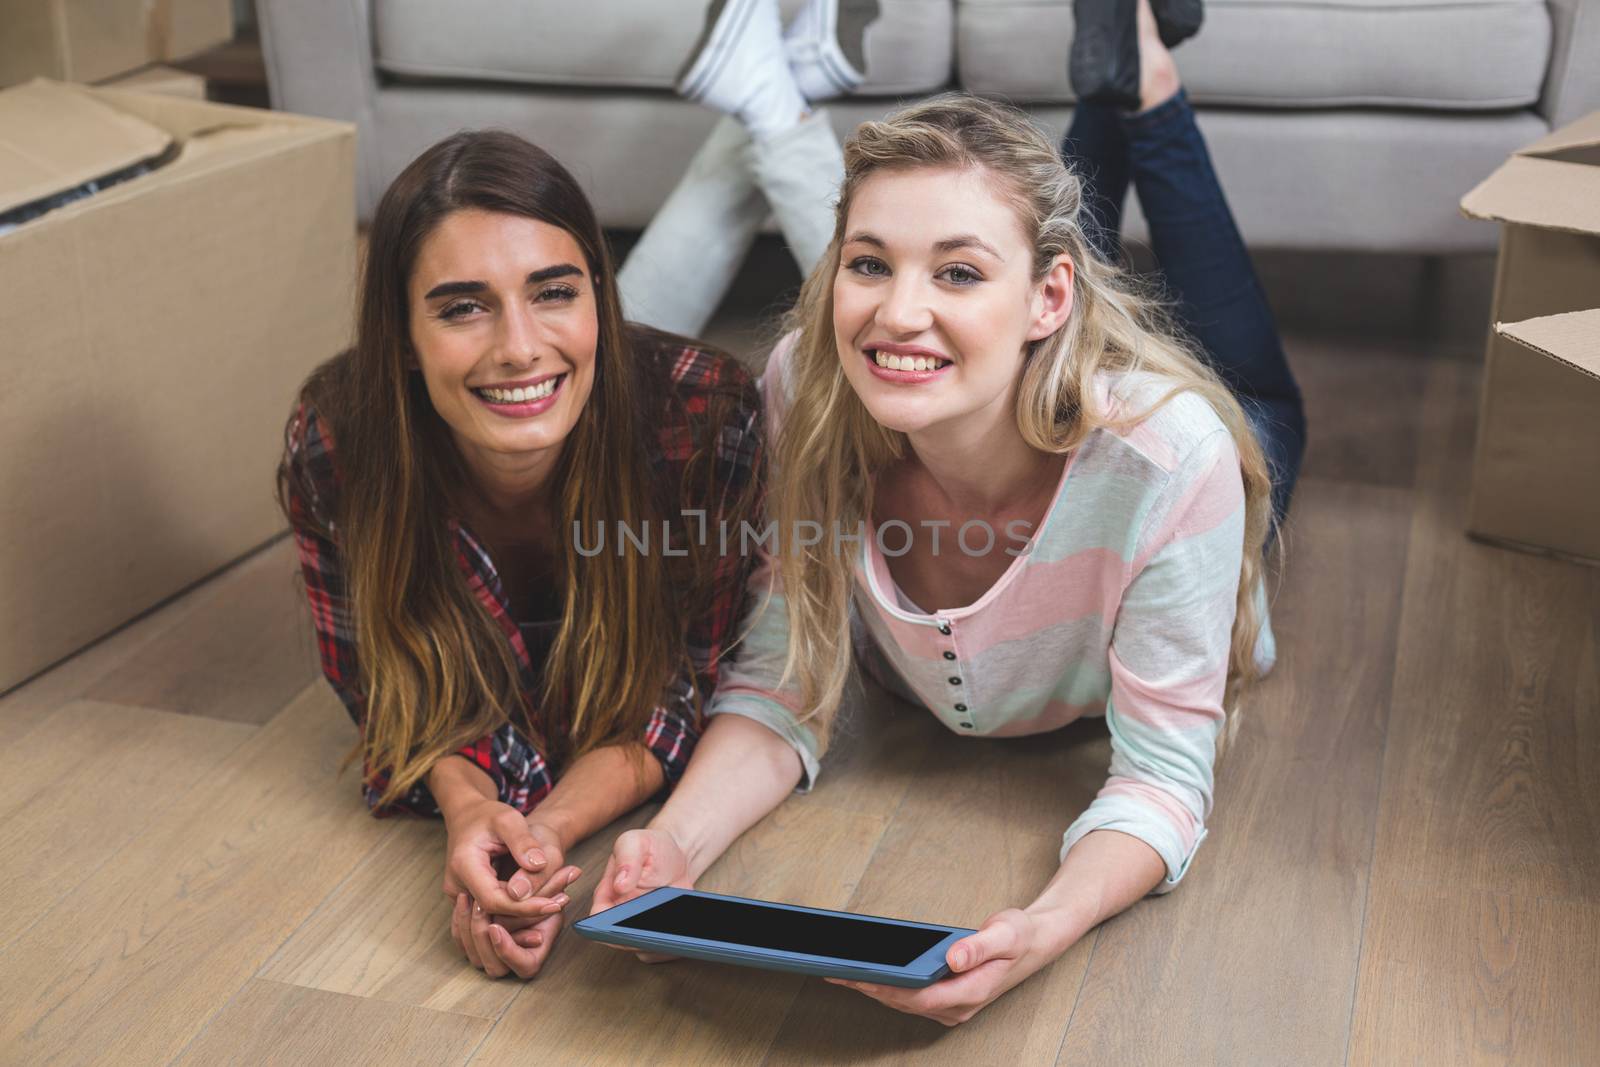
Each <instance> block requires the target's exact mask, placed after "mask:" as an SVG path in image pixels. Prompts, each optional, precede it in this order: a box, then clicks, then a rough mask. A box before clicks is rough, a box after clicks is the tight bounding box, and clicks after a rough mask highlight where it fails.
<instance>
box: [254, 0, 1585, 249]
mask: <svg viewBox="0 0 1600 1067" xmlns="http://www.w3.org/2000/svg"><path fill="white" fill-rule="evenodd" d="M706 2H707V0H591V2H590V3H588V4H586V5H583V4H579V5H574V4H571V3H570V2H568V0H561V2H556V0H449V2H448V3H439V2H438V0H257V4H258V15H259V19H260V24H261V33H262V41H263V46H264V51H265V55H266V61H267V71H268V78H269V82H270V86H271V93H272V101H273V105H274V106H275V107H279V108H283V109H286V110H290V111H297V112H303V113H307V114H313V115H324V116H330V117H335V118H341V119H346V120H350V121H353V122H355V123H356V124H357V126H358V127H359V130H360V133H359V138H358V144H359V175H358V190H357V197H358V204H359V210H360V213H361V215H362V217H363V218H365V217H367V216H368V215H370V213H371V210H372V208H373V206H374V205H375V204H376V202H377V198H378V196H379V194H380V193H381V192H382V190H383V188H384V187H385V186H386V185H387V184H388V182H389V181H390V180H391V179H392V178H393V177H394V175H395V174H396V173H398V172H399V170H400V169H401V168H402V167H403V166H404V165H405V164H406V162H407V161H409V160H410V159H411V158H413V157H414V156H415V155H416V154H417V153H418V152H420V151H421V150H422V149H423V148H425V147H427V146H428V145H429V144H431V143H433V142H434V141H436V140H438V139H439V138H441V137H443V136H445V135H447V134H449V133H451V132H453V131H455V130H458V129H463V128H471V127H486V126H495V127H501V128H506V129H511V130H515V131H518V132H520V133H522V134H524V135H525V136H527V137H529V138H530V139H532V140H534V141H536V142H537V143H539V144H541V145H543V146H544V147H545V148H547V149H549V150H550V151H551V152H552V153H554V154H555V156H556V157H557V158H558V159H561V160H562V161H563V162H565V163H566V164H567V165H568V166H570V167H571V168H573V170H574V172H575V173H577V174H578V176H579V177H580V179H581V180H583V181H584V182H585V183H586V184H587V187H588V188H589V191H590V193H591V195H592V196H593V198H594V201H595V204H596V206H597V208H598V210H599V211H600V213H601V217H602V219H603V220H604V221H605V223H606V224H607V225H610V226H615V227H619V228H630V227H633V228H636V227H641V226H643V225H644V224H645V223H646V222H647V221H648V219H649V218H650V216H651V214H652V212H654V210H655V209H656V207H657V206H658V205H659V204H660V203H661V201H662V200H663V199H664V198H665V196H666V194H667V192H668V190H669V189H671V187H672V185H673V183H674V182H675V181H676V180H677V179H678V177H679V175H680V174H681V173H682V171H683V168H684V166H685V164H686V163H687V162H688V159H689V157H690V156H691V155H692V154H693V152H694V150H695V148H696V146H697V145H698V144H699V143H700V141H701V140H702V139H703V137H704V136H705V134H706V133H707V132H708V131H709V129H710V127H711V125H712V123H713V121H714V119H715V116H714V115H712V114H710V113H708V112H707V111H705V110H704V109H702V108H700V107H698V106H696V105H693V104H690V103H687V102H685V101H682V100H680V99H678V98H677V97H675V96H674V95H673V94H672V92H671V83H672V77H673V73H674V71H675V70H676V69H677V67H678V65H679V63H680V62H681V59H682V57H683V55H684V54H685V52H686V51H687V49H688V48H689V46H690V44H691V42H692V41H693V39H694V38H695V35H696V34H697V33H698V31H699V27H700V22H701V14H702V12H703V11H704V8H705V5H706ZM797 4H798V0H784V4H783V6H784V8H785V12H786V13H787V12H789V11H792V10H793V9H794V8H795V7H796V6H797ZM883 6H884V16H883V18H882V19H881V20H880V22H879V23H877V24H876V25H874V26H873V28H872V29H871V30H870V31H869V34H868V38H867V45H866V47H867V60H868V68H869V70H868V74H869V77H868V81H867V84H866V85H864V86H863V87H862V89H861V90H860V91H859V92H858V93H857V94H856V95H855V96H853V97H852V98H850V99H849V100H846V101H837V102H834V103H833V104H831V105H829V112H830V114H831V116H832V119H833V122H834V124H835V126H836V127H837V129H838V131H839V133H840V134H841V136H843V135H844V134H847V133H848V132H849V130H850V129H852V128H853V127H854V126H855V124H856V123H858V122H860V121H862V120H863V119H866V118H872V117H877V116H881V115H882V114H884V113H885V112H887V111H889V110H891V109H892V108H893V107H894V106H895V105H896V103H897V102H899V101H901V100H904V99H908V98H913V97H916V96H919V95H922V94H925V93H928V92H933V91H937V90H940V89H944V88H951V87H961V88H966V89H969V90H971V91H974V92H979V93H984V94H988V95H994V96H998V97H1001V98H1005V99H1009V100H1011V101H1012V102H1014V103H1017V104H1020V105H1023V106H1025V107H1027V108H1028V110H1029V111H1030V112H1031V113H1032V114H1033V115H1034V116H1035V118H1037V119H1038V120H1039V121H1040V123H1041V124H1042V125H1044V126H1045V127H1046V128H1048V129H1050V130H1052V132H1055V133H1059V132H1060V131H1062V130H1064V129H1065V126H1066V123H1067V121H1068V119H1069V118H1070V115H1071V100H1072V96H1071V91H1070V88H1069V86H1068V84H1067V77H1066V56H1067V53H1068V50H1069V49H1070V47H1071V40H1072V5H1071V0H953V2H952V0H883ZM1206 11H1207V17H1206V26H1205V28H1204V30H1203V32H1202V33H1201V34H1200V36H1199V37H1197V38H1196V39H1194V40H1193V41H1191V42H1188V43H1186V44H1185V45H1184V46H1183V47H1182V48H1181V49H1180V50H1179V51H1178V52H1177V58H1178V63H1179V67H1180V69H1181V70H1182V73H1183V77H1184V81H1185V83H1186V84H1187V85H1188V87H1189V92H1190V96H1191V98H1192V99H1193V100H1194V102H1195V103H1196V104H1197V105H1198V107H1199V109H1200V122H1201V126H1202V128H1203V129H1204V131H1205V134H1206V137H1207V139H1208V141H1209V142H1210V145H1211V149H1212V155H1213V157H1214V159H1215V161H1216V165H1217V169H1218V171H1219V173H1220V175H1221V177H1222V180H1223V184H1224V187H1225V188H1226V190H1227V192H1228V195H1229V198H1230V200H1231V202H1232V204H1233V207H1234V211H1235V214H1236V215H1237V217H1238V219H1239V224H1240V228H1241V229H1242V230H1243V232H1244V235H1245V238H1246V240H1247V241H1248V242H1250V243H1251V244H1252V245H1254V246H1256V247H1265V248H1287V249H1338V250H1349V251H1397V252H1410V253H1428V254H1431V253H1442V252H1457V251H1472V250H1481V249H1487V248H1491V247H1493V245H1494V242H1495V239H1496V234H1495V231H1494V228H1493V227H1489V226H1485V225H1482V224H1481V223H1472V222H1468V221H1466V220H1464V219H1462V218H1461V217H1460V215H1459V214H1458V212H1457V210H1456V203H1457V201H1458V200H1459V198H1460V196H1461V194H1462V193H1464V192H1465V191H1466V190H1467V189H1469V188H1471V187H1472V186H1473V184H1475V183H1476V182H1477V181H1478V180H1479V179H1480V178H1482V177H1483V176H1484V175H1486V174H1488V173H1489V172H1490V171H1491V170H1493V169H1494V167H1495V166H1497V165H1498V164H1499V163H1500V162H1501V161H1502V160H1503V159H1504V158H1505V157H1506V156H1507V155H1508V154H1509V153H1510V152H1511V151H1512V150H1513V149H1514V148H1516V147H1518V146H1520V145H1523V144H1526V143H1528V142H1529V141H1532V140H1534V139H1536V138H1538V137H1540V136H1542V135H1543V134H1545V133H1546V132H1548V131H1549V130H1550V129H1551V128H1552V127H1553V126H1556V125H1561V124H1564V123H1566V122H1570V121H1571V120H1572V119H1574V118H1576V117H1578V116H1579V115H1582V114H1585V113H1587V112H1588V111H1591V110H1594V109H1596V108H1600V0H1548V2H1547V0H1403V2H1401V3H1375V2H1372V0H1211V2H1210V3H1208V4H1207V5H1206ZM1130 206H1131V207H1132V210H1131V211H1130V218H1129V222H1128V230H1129V233H1130V234H1131V235H1132V236H1135V237H1137V236H1140V235H1141V234H1142V231H1143V221H1142V220H1141V219H1140V218H1139V217H1138V212H1137V207H1136V206H1135V205H1133V203H1132V198H1130Z"/></svg>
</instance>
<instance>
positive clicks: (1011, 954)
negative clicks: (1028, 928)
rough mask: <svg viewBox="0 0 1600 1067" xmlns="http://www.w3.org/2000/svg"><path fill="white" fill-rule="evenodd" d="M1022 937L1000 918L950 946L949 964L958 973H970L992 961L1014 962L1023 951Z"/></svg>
mask: <svg viewBox="0 0 1600 1067" xmlns="http://www.w3.org/2000/svg"><path fill="white" fill-rule="evenodd" d="M1022 940H1023V939H1022V936H1021V935H1020V934H1019V933H1018V932H1017V928H1016V927H1015V926H1013V925H1012V924H1011V923H1010V922H1009V921H1007V920H1006V919H1004V918H1000V917H996V918H995V919H993V920H991V921H990V922H987V923H985V924H984V926H983V928H982V929H981V930H979V931H978V932H977V933H975V934H968V935H967V936H966V937H963V938H962V939H961V940H960V941H957V942H956V943H955V944H953V945H951V946H950V950H949V951H948V952H946V953H945V962H946V963H948V964H950V969H951V970H952V971H955V972H957V973H960V972H963V971H970V970H972V969H973V968H974V967H977V966H979V965H980V964H983V963H987V962H988V961H989V960H996V959H1014V958H1016V956H1018V955H1019V954H1020V953H1021V951H1022V949H1023V947H1024V946H1023V944H1022Z"/></svg>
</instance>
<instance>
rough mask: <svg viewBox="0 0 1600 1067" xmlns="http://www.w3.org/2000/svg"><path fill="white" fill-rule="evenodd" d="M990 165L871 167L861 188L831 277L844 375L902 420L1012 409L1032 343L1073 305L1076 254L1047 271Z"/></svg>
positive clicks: (924, 425) (889, 419)
mask: <svg viewBox="0 0 1600 1067" xmlns="http://www.w3.org/2000/svg"><path fill="white" fill-rule="evenodd" d="M998 182H999V179H998V178H996V177H995V176H994V175H992V174H991V173H989V172H988V171H985V170H975V169H952V168H945V167H919V168H915V169H910V170H890V171H879V172H878V173H876V174H873V175H872V176H870V177H868V178H867V179H866V180H865V181H864V182H862V184H861V185H860V187H859V188H858V189H857V190H856V193H855V197H854V199H853V200H852V201H851V204H850V213H849V216H848V218H847V219H846V220H845V228H844V244H843V245H842V246H841V248H840V257H839V273H838V274H837V275H836V276H835V277H834V283H833V329H834V335H835V341H836V343H837V345H838V349H839V358H840V359H841V360H842V362H843V365H844V374H845V377H846V378H847V379H849V381H850V385H851V387H852V388H853V389H855V391H856V395H857V396H859V397H860V398H861V401H862V403H863V404H865V405H866V407H867V410H868V411H869V412H871V414H872V416H873V418H875V419H876V420H877V421H878V422H879V423H881V424H883V425H884V426H887V427H888V428H890V429H892V430H899V431H901V432H903V433H917V432H919V431H926V430H929V429H934V428H937V427H939V426H941V425H948V424H950V423H951V422H952V420H963V421H970V420H973V419H979V420H988V419H1009V418H1011V417H1012V412H1013V410H1014V409H1013V405H1012V397H1013V396H1014V391H1015V388H1016V385H1017V382H1018V381H1019V379H1020V376H1021V370H1022V360H1023V355H1024V352H1025V347H1026V345H1027V342H1029V341H1033V340H1037V339H1039V338H1041V337H1047V336H1049V335H1050V334H1051V333H1053V332H1054V331H1055V330H1056V329H1057V328H1059V327H1060V325H1061V324H1062V323H1063V322H1065V321H1066V317H1067V315H1068V314H1069V313H1070V311H1071V307H1072V297H1071V282H1072V267H1071V263H1070V261H1068V260H1067V259H1066V257H1064V256H1063V257H1060V258H1059V259H1058V260H1057V263H1056V265H1055V267H1054V268H1053V269H1052V270H1051V272H1050V273H1049V274H1048V275H1046V277H1045V278H1044V280H1043V281H1040V282H1035V281H1034V279H1033V277H1032V268H1033V259H1034V250H1033V247H1032V245H1031V244H1030V243H1029V241H1028V240H1027V237H1026V235H1025V234H1024V233H1023V230H1022V224H1021V223H1020V222H1019V221H1018V219H1017V214H1016V211H1015V209H1014V208H1013V207H1012V206H1011V205H1010V204H1008V203H1007V202H1006V201H1005V200H1003V199H1002V198H1001V197H1000V196H999V195H998V194H996V193H995V192H993V191H992V189H993V187H994V186H996V185H997V184H998Z"/></svg>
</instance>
